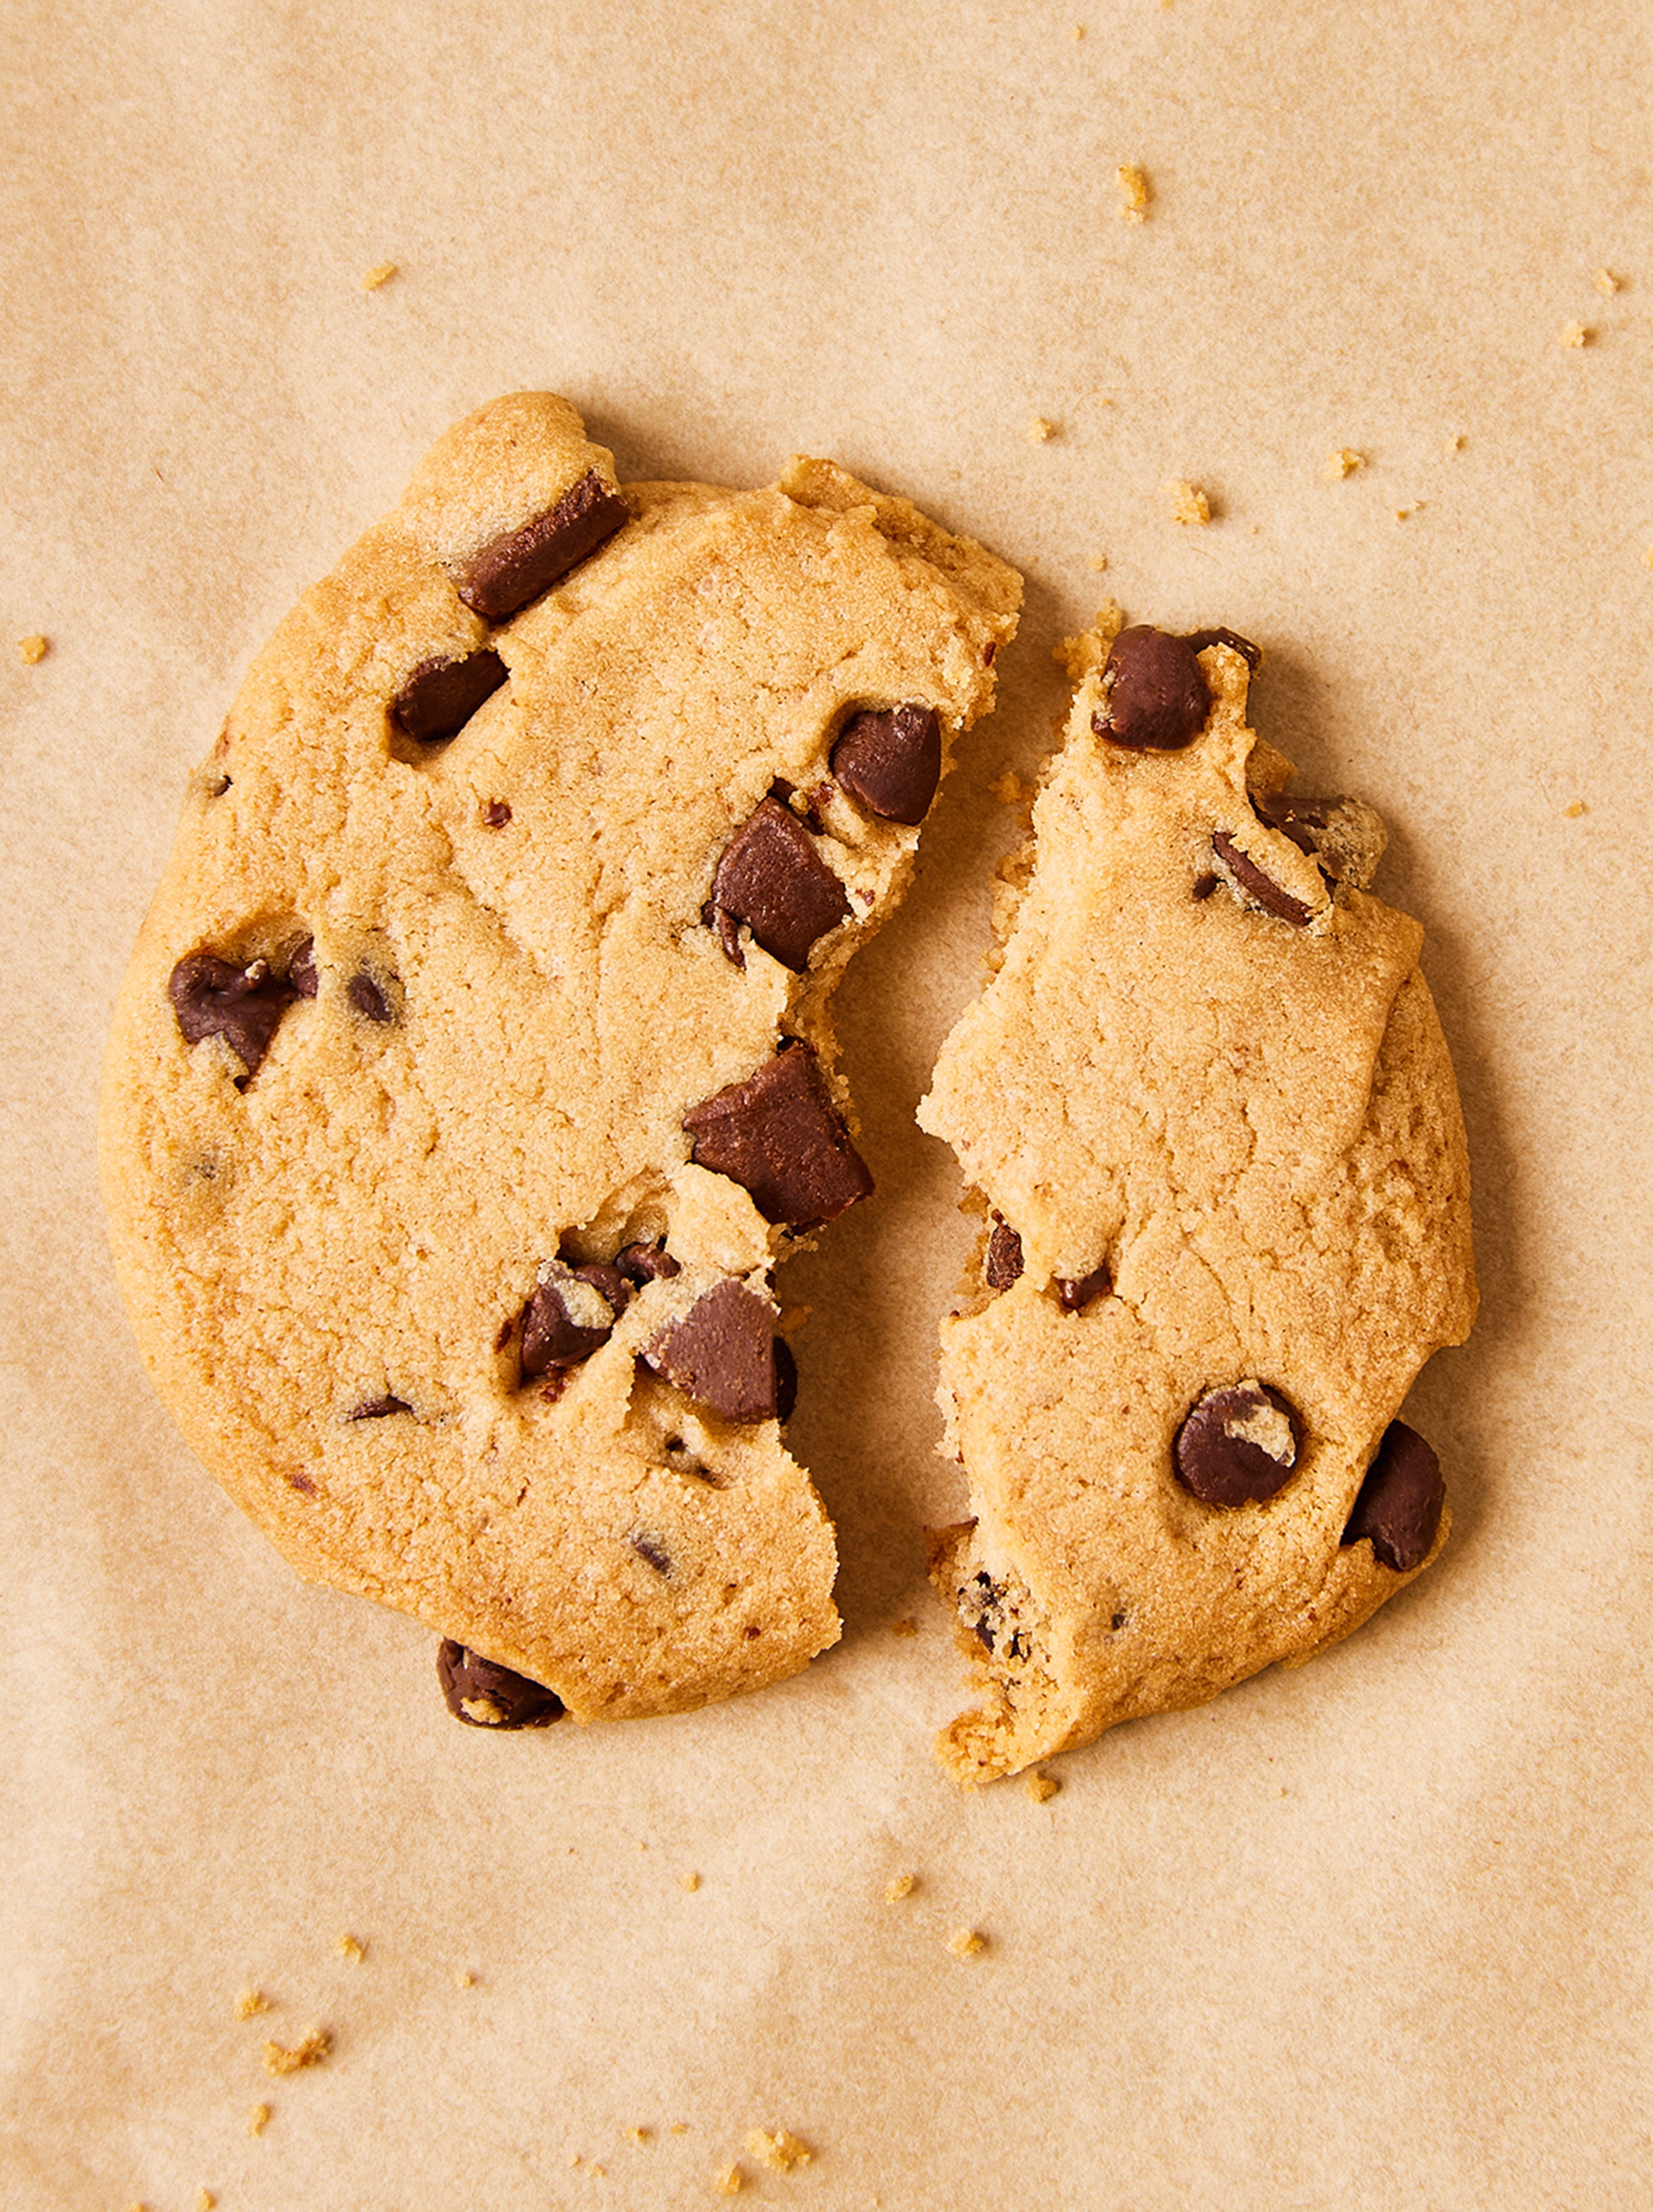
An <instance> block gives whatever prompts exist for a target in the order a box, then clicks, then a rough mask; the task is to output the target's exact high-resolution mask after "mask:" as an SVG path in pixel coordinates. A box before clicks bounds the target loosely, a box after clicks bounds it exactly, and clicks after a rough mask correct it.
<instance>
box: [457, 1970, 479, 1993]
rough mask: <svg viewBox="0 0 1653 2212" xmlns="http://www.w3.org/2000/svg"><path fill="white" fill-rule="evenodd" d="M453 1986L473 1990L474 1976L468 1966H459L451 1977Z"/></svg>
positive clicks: (458, 1988) (474, 1984)
mask: <svg viewBox="0 0 1653 2212" xmlns="http://www.w3.org/2000/svg"><path fill="white" fill-rule="evenodd" d="M453 1986H454V1987H455V1989H456V1990H474V1989H475V1986H476V1977H475V1974H473V1973H472V1972H470V1971H469V1969H468V1968H466V1967H461V1969H460V1970H459V1972H457V1974H456V1975H455V1976H454V1978H453Z"/></svg>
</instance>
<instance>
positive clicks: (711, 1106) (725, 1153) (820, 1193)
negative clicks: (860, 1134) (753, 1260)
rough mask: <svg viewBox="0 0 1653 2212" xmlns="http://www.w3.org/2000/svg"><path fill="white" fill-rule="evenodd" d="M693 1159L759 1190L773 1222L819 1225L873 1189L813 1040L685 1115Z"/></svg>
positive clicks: (756, 1194) (756, 1198) (760, 1203)
mask: <svg viewBox="0 0 1653 2212" xmlns="http://www.w3.org/2000/svg"><path fill="white" fill-rule="evenodd" d="M683 1127H684V1128H685V1129H686V1130H687V1132H688V1133H689V1135H690V1136H691V1137H692V1138H693V1140H694V1142H693V1147H692V1151H691V1157H692V1158H693V1159H694V1160H695V1161H696V1162H697V1163H698V1164H699V1166H701V1167H704V1168H710V1169H711V1170H712V1172H713V1173H714V1174H716V1175H726V1176H729V1178H730V1181H731V1182H737V1183H740V1184H741V1185H742V1187H743V1188H745V1189H747V1190H749V1191H750V1192H751V1194H752V1198H753V1202H754V1205H755V1206H757V1209H758V1211H759V1212H760V1213H761V1214H762V1216H763V1218H764V1219H765V1220H766V1221H772V1222H785V1223H789V1224H790V1225H793V1226H795V1227H814V1225H815V1224H816V1223H818V1222H822V1221H831V1220H833V1219H834V1218H836V1217H837V1216H838V1215H839V1214H840V1213H842V1212H844V1210H845V1207H846V1206H853V1205H854V1204H855V1202H856V1200H857V1199H858V1198H865V1197H867V1196H868V1195H869V1193H870V1192H871V1190H872V1187H873V1180H872V1177H871V1176H870V1175H869V1173H868V1172H867V1166H866V1163H865V1162H864V1161H863V1158H861V1155H860V1153H859V1152H857V1150H856V1148H855V1146H853V1145H852V1144H851V1142H850V1137H849V1132H848V1131H847V1130H846V1129H845V1127H844V1124H843V1122H842V1121H840V1120H839V1116H838V1113H837V1110H836V1109H835V1108H834V1107H833V1102H832V1097H831V1095H830V1094H829V1092H828V1091H827V1089H826V1079H825V1078H824V1077H823V1076H822V1074H821V1073H820V1068H819V1067H818V1066H816V1065H815V1056H814V1054H813V1053H812V1052H811V1051H810V1050H809V1049H808V1046H800V1045H795V1046H794V1048H793V1049H792V1050H790V1051H787V1050H785V1049H783V1050H782V1051H780V1052H779V1053H778V1054H776V1056H775V1057H774V1059H773V1060H768V1061H766V1063H765V1064H764V1066H762V1067H760V1069H759V1070H758V1072H757V1073H756V1074H755V1075H750V1076H748V1078H747V1079H746V1081H745V1082H744V1083H731V1084H730V1085H729V1087H728V1089H727V1090H725V1091H718V1094H717V1096H716V1097H713V1098H708V1099H706V1100H705V1102H704V1103H703V1104H701V1105H699V1106H696V1107H693V1108H692V1109H690V1111H689V1112H688V1113H687V1114H686V1115H684V1116H683Z"/></svg>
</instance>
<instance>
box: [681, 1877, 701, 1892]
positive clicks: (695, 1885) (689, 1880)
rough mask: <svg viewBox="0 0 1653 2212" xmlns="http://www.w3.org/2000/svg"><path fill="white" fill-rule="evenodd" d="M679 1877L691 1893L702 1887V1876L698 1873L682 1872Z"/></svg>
mask: <svg viewBox="0 0 1653 2212" xmlns="http://www.w3.org/2000/svg"><path fill="white" fill-rule="evenodd" d="M677 1879H678V1881H680V1882H681V1884H682V1886H683V1887H684V1888H685V1889H687V1890H688V1891H690V1892H691V1893H692V1892H693V1891H695V1890H697V1889H699V1887H700V1877H699V1875H698V1874H680V1875H678V1877H677Z"/></svg>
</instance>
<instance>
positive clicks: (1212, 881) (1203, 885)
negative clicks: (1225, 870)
mask: <svg viewBox="0 0 1653 2212" xmlns="http://www.w3.org/2000/svg"><path fill="white" fill-rule="evenodd" d="M1221 881H1222V878H1221V877H1220V876H1196V877H1195V878H1194V896H1195V897H1196V899H1208V898H1209V897H1210V896H1211V894H1212V892H1213V891H1214V890H1216V888H1217V885H1218V884H1220V882H1221Z"/></svg>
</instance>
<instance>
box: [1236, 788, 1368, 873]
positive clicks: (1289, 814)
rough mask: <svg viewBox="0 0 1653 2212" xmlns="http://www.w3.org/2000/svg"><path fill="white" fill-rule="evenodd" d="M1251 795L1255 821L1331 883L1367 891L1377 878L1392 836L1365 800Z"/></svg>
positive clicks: (1274, 794)
mask: <svg viewBox="0 0 1653 2212" xmlns="http://www.w3.org/2000/svg"><path fill="white" fill-rule="evenodd" d="M1247 796H1248V797H1249V798H1250V801H1251V806H1252V811H1254V812H1255V814H1256V817H1257V819H1258V820H1259V821H1260V822H1266V823H1268V825H1269V828H1270V829H1278V830H1279V831H1280V832H1281V835H1282V836H1287V837H1289V838H1290V839H1291V841H1292V842H1293V845H1295V846H1296V847H1297V848H1298V850H1299V852H1300V853H1306V854H1308V856H1309V858H1310V859H1311V860H1312V861H1313V862H1314V864H1315V866H1317V868H1318V869H1319V871H1320V872H1321V874H1322V875H1323V876H1324V877H1325V878H1327V880H1328V881H1329V882H1330V883H1334V884H1347V885H1349V886H1352V887H1353V889H1354V890H1365V887H1366V885H1367V884H1369V883H1370V882H1371V879H1372V878H1373V876H1375V875H1376V874H1377V872H1378V862H1379V861H1380V860H1382V859H1383V857H1384V846H1385V845H1386V844H1387V842H1388V833H1387V831H1386V830H1385V829H1384V822H1383V817H1382V816H1381V815H1380V814H1379V813H1378V811H1377V810H1376V808H1375V807H1371V806H1368V805H1366V804H1365V801H1364V800H1363V799H1345V798H1330V799H1311V798H1309V797H1307V796H1306V795H1305V797H1303V798H1301V799H1288V798H1287V796H1286V794H1285V793H1283V792H1256V791H1254V792H1250V793H1248V794H1247Z"/></svg>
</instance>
